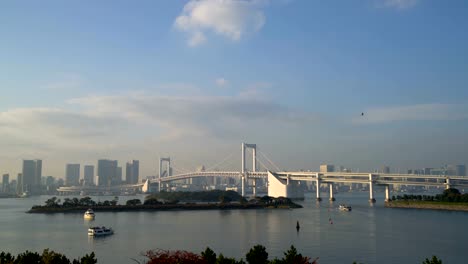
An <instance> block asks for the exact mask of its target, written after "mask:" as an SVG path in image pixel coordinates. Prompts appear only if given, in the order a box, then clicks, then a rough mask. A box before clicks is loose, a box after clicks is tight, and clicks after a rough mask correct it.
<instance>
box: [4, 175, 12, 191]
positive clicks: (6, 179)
mask: <svg viewBox="0 0 468 264" xmlns="http://www.w3.org/2000/svg"><path fill="white" fill-rule="evenodd" d="M9 187H10V174H3V177H2V192H4V193H7V192H10V190H9V189H10V188H9Z"/></svg>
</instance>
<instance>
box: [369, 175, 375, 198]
mask: <svg viewBox="0 0 468 264" xmlns="http://www.w3.org/2000/svg"><path fill="white" fill-rule="evenodd" d="M373 185H374V175H373V174H372V173H371V174H369V202H370V203H375V198H374V188H373V187H374V186H373Z"/></svg>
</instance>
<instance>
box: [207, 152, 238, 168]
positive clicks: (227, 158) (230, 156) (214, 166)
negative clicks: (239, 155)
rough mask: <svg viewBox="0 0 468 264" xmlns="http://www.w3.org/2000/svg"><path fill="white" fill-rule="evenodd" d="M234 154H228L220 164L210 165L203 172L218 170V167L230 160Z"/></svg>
mask: <svg viewBox="0 0 468 264" xmlns="http://www.w3.org/2000/svg"><path fill="white" fill-rule="evenodd" d="M234 154H235V153H234V152H231V154H229V155H228V156H227V157H226V158H224V159H223V160H222V161H221V162H218V163H216V164H214V165H211V166H209V167H206V168H205V170H212V169H215V168H218V167H219V166H221V165H223V164H224V163H225V162H226V161H228V160H229V159H230V158H232V156H234Z"/></svg>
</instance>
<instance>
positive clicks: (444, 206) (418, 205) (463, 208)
mask: <svg viewBox="0 0 468 264" xmlns="http://www.w3.org/2000/svg"><path fill="white" fill-rule="evenodd" d="M385 207H386V208H403V209H423V210H424V209H425V210H442V211H459V212H468V204H467V203H453V204H450V203H444V202H426V201H390V202H385Z"/></svg>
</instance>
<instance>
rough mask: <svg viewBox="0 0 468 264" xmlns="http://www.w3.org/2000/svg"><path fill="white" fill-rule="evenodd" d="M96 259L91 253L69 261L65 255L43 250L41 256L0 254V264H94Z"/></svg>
mask: <svg viewBox="0 0 468 264" xmlns="http://www.w3.org/2000/svg"><path fill="white" fill-rule="evenodd" d="M95 263H97V259H96V257H95V255H94V252H92V253H91V254H90V255H85V256H84V257H82V258H81V259H73V260H71V261H70V260H69V259H68V258H67V257H66V256H65V255H63V254H60V253H57V252H54V251H52V250H49V249H44V251H42V254H39V253H37V252H31V251H26V252H24V253H20V254H18V255H17V256H16V257H15V256H13V255H12V254H10V253H6V252H3V251H2V252H1V253H0V264H95Z"/></svg>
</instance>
